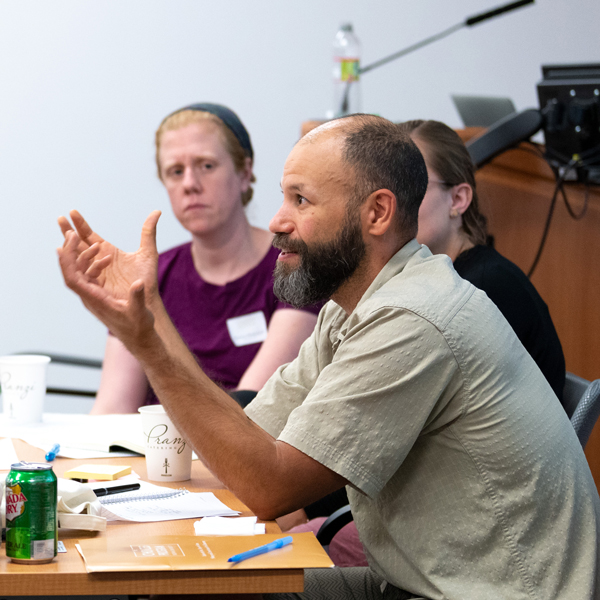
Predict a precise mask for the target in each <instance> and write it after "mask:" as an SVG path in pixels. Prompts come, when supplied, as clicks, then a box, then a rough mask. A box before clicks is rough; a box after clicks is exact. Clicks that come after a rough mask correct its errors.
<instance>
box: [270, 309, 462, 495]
mask: <svg viewBox="0 0 600 600" xmlns="http://www.w3.org/2000/svg"><path fill="white" fill-rule="evenodd" d="M460 381H461V375H460V371H459V368H458V365H457V363H456V360H455V358H454V355H453V353H452V351H451V349H450V348H449V346H448V344H447V342H446V340H445V338H444V336H443V335H442V333H441V332H440V331H439V330H438V329H437V328H436V327H435V326H434V325H432V324H431V323H430V322H429V321H427V320H426V319H424V318H422V317H419V316H417V315H415V314H414V313H412V312H410V311H407V310H403V309H399V308H381V309H377V310H376V311H375V312H373V313H372V314H371V315H369V317H368V318H366V319H364V320H362V321H361V322H360V323H359V324H358V325H357V326H356V327H354V328H352V329H350V330H349V331H348V332H347V334H346V335H345V337H344V339H343V340H342V341H341V343H340V345H339V347H338V349H337V351H336V352H335V355H334V357H333V359H332V360H331V362H330V363H329V364H328V365H327V366H326V367H325V368H323V369H322V370H321V372H320V373H319V375H318V378H317V379H316V381H315V383H314V385H313V386H312V388H311V389H310V390H305V392H304V393H305V394H306V395H305V399H304V401H303V402H302V403H301V404H298V405H297V407H296V408H294V409H293V410H291V411H290V412H289V413H288V414H289V417H288V418H287V422H286V423H285V426H284V427H283V430H282V431H281V433H280V434H279V439H281V440H282V441H285V442H286V443H288V444H291V445H292V446H294V447H296V448H297V449H299V450H300V451H302V452H304V453H305V454H307V455H309V456H311V457H312V458H314V459H315V460H317V461H319V462H320V463H322V464H324V465H325V466H327V467H328V468H330V469H332V470H333V471H335V472H337V473H339V474H340V475H342V476H343V477H345V478H346V479H347V480H348V481H349V482H350V483H351V484H352V485H353V486H354V487H356V488H357V489H359V490H361V491H362V492H364V493H365V494H367V495H369V496H375V495H376V494H378V493H379V492H380V491H381V490H382V489H383V487H384V486H385V484H386V483H387V481H388V480H389V479H390V478H391V477H392V476H393V474H394V473H395V472H396V471H397V470H398V468H399V466H400V465H401V464H402V462H403V461H404V459H405V458H406V456H407V454H408V452H409V450H410V449H411V448H412V446H413V445H414V444H415V443H418V438H419V436H421V435H426V434H427V433H429V432H431V431H433V430H435V429H436V428H439V427H443V426H445V425H447V424H449V423H450V422H452V421H453V420H454V419H456V418H458V417H459V416H460V411H461V409H460V406H461V404H460V402H453V403H450V399H451V398H452V397H453V395H454V394H455V393H457V390H459V388H460Z"/></svg>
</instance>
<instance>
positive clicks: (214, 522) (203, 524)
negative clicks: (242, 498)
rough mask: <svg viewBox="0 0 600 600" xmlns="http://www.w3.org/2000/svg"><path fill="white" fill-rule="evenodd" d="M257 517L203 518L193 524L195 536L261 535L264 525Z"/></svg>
mask: <svg viewBox="0 0 600 600" xmlns="http://www.w3.org/2000/svg"><path fill="white" fill-rule="evenodd" d="M256 521H257V517H234V518H231V517H204V519H201V520H200V521H196V522H195V523H194V531H195V532H196V535H262V534H264V533H265V524H264V523H257V522H256Z"/></svg>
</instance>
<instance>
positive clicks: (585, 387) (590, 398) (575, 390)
mask: <svg viewBox="0 0 600 600" xmlns="http://www.w3.org/2000/svg"><path fill="white" fill-rule="evenodd" d="M563 405H564V407H565V410H566V411H567V414H568V415H569V418H570V419H571V423H572V424H573V428H574V429H575V433H576V434H577V437H578V438H579V442H580V443H581V445H582V446H583V447H584V448H585V445H586V444H587V441H588V439H589V437H590V434H591V433H592V429H594V425H595V424H596V421H597V420H598V417H599V416H600V379H596V380H595V381H592V382H589V381H588V380H587V379H583V378H582V377H578V376H577V375H574V374H573V373H567V376H566V379H565V389H564V392H563Z"/></svg>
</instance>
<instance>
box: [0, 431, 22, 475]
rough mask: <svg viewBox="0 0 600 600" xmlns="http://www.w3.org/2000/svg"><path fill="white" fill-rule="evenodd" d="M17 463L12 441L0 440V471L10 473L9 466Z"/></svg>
mask: <svg viewBox="0 0 600 600" xmlns="http://www.w3.org/2000/svg"><path fill="white" fill-rule="evenodd" d="M17 462H19V457H18V456H17V453H16V451H15V447H14V446H13V443H12V440H11V439H10V438H5V439H3V440H0V471H10V466H11V465H12V464H14V463H17Z"/></svg>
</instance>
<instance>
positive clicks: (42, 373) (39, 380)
mask: <svg viewBox="0 0 600 600" xmlns="http://www.w3.org/2000/svg"><path fill="white" fill-rule="evenodd" d="M49 362H50V357H49V356H41V355H38V354H21V355H14V356H0V385H1V386H2V404H3V406H4V417H5V418H6V420H7V421H8V422H9V423H14V424H15V425H26V424H28V423H39V422H41V420H42V413H43V412H44V398H45V397H46V369H47V367H48V363H49Z"/></svg>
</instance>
